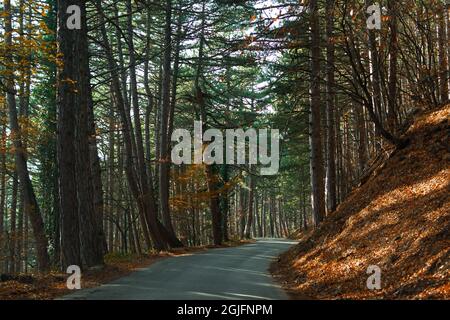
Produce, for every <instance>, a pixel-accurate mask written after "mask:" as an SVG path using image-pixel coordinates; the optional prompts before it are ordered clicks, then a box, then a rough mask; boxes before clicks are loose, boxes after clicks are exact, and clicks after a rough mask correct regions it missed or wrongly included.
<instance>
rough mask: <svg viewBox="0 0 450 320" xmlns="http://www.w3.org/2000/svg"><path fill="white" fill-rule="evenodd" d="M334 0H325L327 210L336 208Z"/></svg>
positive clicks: (330, 210) (331, 210)
mask: <svg viewBox="0 0 450 320" xmlns="http://www.w3.org/2000/svg"><path fill="white" fill-rule="evenodd" d="M334 7H335V0H327V4H326V12H327V13H326V16H327V171H326V191H327V207H328V212H333V211H335V210H336V204H337V200H336V141H335V137H336V133H335V128H334V121H335V119H334V108H335V101H336V93H335V90H336V89H335V86H336V84H335V71H334V68H335V67H334V64H335V61H334V60H335V57H334V55H335V46H334V41H335V39H334V32H333V30H334Z"/></svg>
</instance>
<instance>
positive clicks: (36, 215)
mask: <svg viewBox="0 0 450 320" xmlns="http://www.w3.org/2000/svg"><path fill="white" fill-rule="evenodd" d="M3 3H4V12H5V13H6V14H5V15H4V19H5V24H4V29H5V45H6V46H7V47H10V48H11V47H12V45H13V43H12V33H13V29H12V23H11V20H12V10H11V1H10V0H4V2H3ZM7 52H8V51H7ZM10 52H11V51H10ZM10 52H9V53H7V54H6V60H7V61H13V59H12V54H11V53H10ZM6 100H7V105H8V114H9V125H10V130H11V132H13V133H14V134H13V145H14V149H15V163H16V170H17V174H18V177H19V181H20V184H21V185H22V188H23V195H24V208H25V214H26V215H28V216H29V217H30V221H31V225H32V228H33V234H34V238H35V240H36V257H37V264H38V265H37V268H38V270H39V271H47V270H48V269H49V267H50V257H49V255H48V252H47V244H48V241H47V237H46V236H45V230H44V222H43V220H42V216H41V212H40V209H39V205H38V203H37V200H36V195H35V193H34V188H33V185H32V183H31V179H30V174H29V172H28V167H27V160H26V155H25V150H24V147H23V143H22V137H21V130H20V126H19V121H18V117H17V108H16V97H15V83H14V74H12V73H11V74H8V75H7V76H6Z"/></svg>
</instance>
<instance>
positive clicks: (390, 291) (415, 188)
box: [272, 105, 450, 299]
mask: <svg viewBox="0 0 450 320" xmlns="http://www.w3.org/2000/svg"><path fill="white" fill-rule="evenodd" d="M449 122H450V105H447V106H445V107H443V108H440V109H439V110H433V111H428V112H426V113H424V114H422V115H420V116H419V117H418V118H417V119H416V121H415V122H414V123H413V124H412V126H411V127H410V128H409V129H408V131H407V132H406V134H405V135H406V136H407V137H408V138H409V139H410V141H411V142H410V144H409V145H408V147H406V148H404V149H402V150H397V151H395V152H393V153H392V154H391V156H390V157H389V159H388V160H387V161H386V163H385V164H384V166H383V168H382V169H380V170H378V172H376V173H375V174H374V175H373V176H372V177H371V178H370V179H369V180H368V181H367V182H366V183H365V184H363V185H362V186H360V187H359V188H358V189H356V190H354V191H353V192H352V193H351V194H350V196H349V197H348V198H347V199H346V201H345V202H344V203H342V204H341V205H340V206H339V208H338V209H337V211H336V212H334V213H333V214H331V215H330V216H328V217H327V219H326V221H325V222H324V223H323V224H322V225H321V226H320V227H319V228H318V229H317V230H311V231H309V232H307V233H304V234H302V235H301V237H300V243H299V244H298V245H297V246H295V247H294V248H292V249H291V250H290V251H288V252H287V253H285V254H283V255H282V256H281V257H280V260H279V262H277V263H276V264H274V265H273V266H272V268H273V272H274V274H275V275H276V276H277V278H278V279H279V280H280V281H281V282H282V283H283V285H284V286H285V287H286V288H287V289H289V290H290V292H291V293H292V294H293V296H294V297H297V298H304V299H449V298H450V269H449V266H450V237H449V235H450V197H449V191H450V190H449V187H450V169H449V168H450V166H449V164H450V149H449V143H448V142H449V135H450V125H449V124H450V123H449ZM369 265H377V266H379V267H380V269H381V286H382V288H381V290H368V289H367V285H366V283H367V278H368V277H369V275H367V274H366V272H367V268H368V266H369Z"/></svg>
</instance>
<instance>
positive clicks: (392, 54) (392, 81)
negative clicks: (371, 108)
mask: <svg viewBox="0 0 450 320" xmlns="http://www.w3.org/2000/svg"><path fill="white" fill-rule="evenodd" d="M388 10H389V13H390V16H391V17H390V20H389V29H390V32H391V33H390V39H389V84H388V91H389V92H388V127H389V129H390V131H391V132H395V130H396V128H397V126H398V119H397V113H398V111H397V109H398V108H397V91H398V89H397V82H398V77H397V73H398V71H397V69H398V66H397V65H398V27H397V15H398V10H397V1H395V0H389V1H388Z"/></svg>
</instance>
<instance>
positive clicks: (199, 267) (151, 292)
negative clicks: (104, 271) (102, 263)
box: [63, 239, 295, 300]
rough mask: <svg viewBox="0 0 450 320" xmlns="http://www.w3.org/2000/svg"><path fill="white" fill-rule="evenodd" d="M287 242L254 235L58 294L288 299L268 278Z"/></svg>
mask: <svg viewBox="0 0 450 320" xmlns="http://www.w3.org/2000/svg"><path fill="white" fill-rule="evenodd" d="M293 244H295V242H293V241H287V240H281V239H258V240H257V241H256V242H255V243H251V244H247V245H243V246H239V247H233V248H221V249H211V250H208V251H205V252H201V253H196V254H192V255H188V256H179V257H171V258H167V259H162V260H159V261H157V262H155V263H154V264H152V265H151V266H149V267H147V268H145V269H141V270H139V271H136V272H133V273H132V274H130V275H128V276H126V277H123V278H120V279H118V280H116V281H113V282H110V283H108V284H104V285H102V286H100V287H97V288H92V289H85V290H80V291H77V292H74V293H73V294H70V295H67V296H65V297H63V299H77V300H78V299H82V300H85V299H88V300H119V299H120V300H207V299H214V300H223V299H233V300H241V299H242V300H245V299H251V300H259V299H261V300H272V299H288V297H287V295H286V294H285V293H284V292H283V290H282V289H281V288H280V287H279V286H277V285H276V284H275V283H274V281H273V280H272V277H271V275H270V273H269V272H268V268H269V265H270V263H271V261H273V260H274V259H275V258H276V257H277V255H278V254H280V253H281V252H283V251H285V250H287V249H288V248H289V247H290V246H292V245H293Z"/></svg>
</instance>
